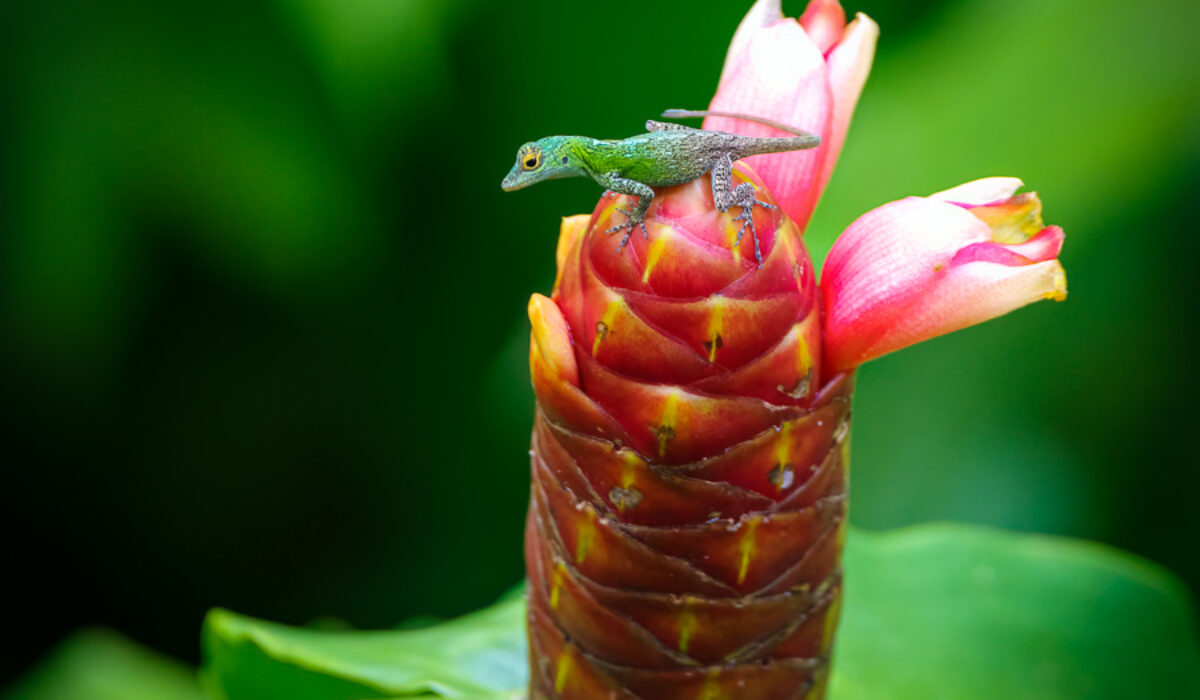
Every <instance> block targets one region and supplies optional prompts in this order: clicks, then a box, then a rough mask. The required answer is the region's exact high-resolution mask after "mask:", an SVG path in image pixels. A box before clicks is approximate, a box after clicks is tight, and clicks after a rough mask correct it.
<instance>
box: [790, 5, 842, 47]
mask: <svg viewBox="0 0 1200 700" xmlns="http://www.w3.org/2000/svg"><path fill="white" fill-rule="evenodd" d="M800 26H802V27H804V31H805V32H806V33H807V34H808V36H809V38H810V39H812V40H813V43H814V44H816V45H817V48H818V49H820V50H821V53H827V52H828V51H829V49H832V48H833V47H834V46H836V45H837V43H838V42H839V41H841V40H842V33H843V32H844V31H845V30H846V11H845V10H843V9H842V5H841V3H839V2H838V0H811V1H810V2H809V3H808V7H807V8H806V9H805V10H804V14H802V15H800Z"/></svg>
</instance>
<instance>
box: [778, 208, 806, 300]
mask: <svg viewBox="0 0 1200 700" xmlns="http://www.w3.org/2000/svg"><path fill="white" fill-rule="evenodd" d="M795 226H796V225H795V224H794V223H792V220H791V219H787V220H785V221H784V224H783V226H780V227H779V228H777V229H775V240H776V241H783V248H784V250H785V251H787V258H788V264H789V265H791V266H792V277H793V278H794V279H795V280H796V290H797V291H800V292H803V291H804V265H801V264H800V258H799V256H798V255H797V254H796V243H797V241H798V238H797V236H796V234H795Z"/></svg>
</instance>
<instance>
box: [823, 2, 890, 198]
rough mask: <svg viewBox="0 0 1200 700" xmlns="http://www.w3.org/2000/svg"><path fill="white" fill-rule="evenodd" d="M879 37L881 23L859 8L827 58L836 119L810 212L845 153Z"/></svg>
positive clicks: (830, 132) (826, 137) (834, 118)
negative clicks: (851, 125)
mask: <svg viewBox="0 0 1200 700" xmlns="http://www.w3.org/2000/svg"><path fill="white" fill-rule="evenodd" d="M878 39H879V25H877V24H875V22H873V21H872V20H871V18H870V17H867V16H866V15H864V14H862V13H861V12H860V13H859V14H858V16H857V17H855V18H854V21H853V22H851V23H850V25H849V26H847V27H846V31H845V33H844V35H843V38H842V41H841V43H840V44H838V45H837V47H836V48H834V50H833V51H832V52H830V54H829V58H828V59H827V61H828V70H829V85H830V90H831V91H832V94H833V110H832V115H831V118H832V120H833V122H832V124H830V126H829V130H828V132H827V133H826V135H825V137H824V138H825V142H824V143H823V144H822V148H823V149H825V155H824V158H823V161H822V163H821V174H820V178H819V179H818V180H817V185H816V187H814V188H813V190H812V197H811V202H809V206H808V213H809V214H810V215H811V213H812V211H813V210H814V209H816V208H817V201H818V200H819V199H820V197H821V192H822V191H824V189H825V185H826V184H828V183H829V177H830V176H831V175H832V174H833V168H834V166H835V165H837V159H838V156H839V155H841V153H842V144H843V143H844V142H845V140H846V132H847V131H849V130H850V118H851V117H853V116H854V107H855V106H856V105H857V104H858V96H859V94H860V93H861V92H862V89H863V85H865V84H866V82H867V75H868V74H870V72H871V62H872V61H874V59H875V42H876V41H878Z"/></svg>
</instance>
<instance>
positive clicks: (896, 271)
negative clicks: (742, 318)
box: [821, 177, 1067, 370]
mask: <svg viewBox="0 0 1200 700" xmlns="http://www.w3.org/2000/svg"><path fill="white" fill-rule="evenodd" d="M1020 186H1021V181H1020V180H1018V179H1016V178H1000V177H996V178H987V179H984V180H977V181H975V182H971V183H967V184H965V185H961V186H959V187H956V188H954V189H951V190H946V191H945V192H939V193H937V194H935V195H932V196H930V197H908V198H907V199H902V200H900V201H897V202H892V203H890V204H885V205H883V206H882V207H879V208H877V209H874V210H872V211H870V212H867V213H866V214H864V215H863V216H861V217H860V218H859V219H858V220H857V221H855V222H854V223H852V224H851V225H850V227H849V228H847V229H846V231H845V232H844V233H842V235H841V236H840V237H838V239H837V242H836V243H834V246H833V249H832V250H830V252H829V257H828V258H827V260H826V263H825V270H824V274H823V277H822V280H821V291H822V295H823V296H824V299H825V309H826V312H825V329H824V330H825V334H824V335H825V348H826V358H827V361H828V362H829V364H830V366H831V367H832V368H834V369H840V370H848V369H852V368H854V367H856V366H858V365H860V364H862V363H863V362H866V361H868V360H871V359H874V358H876V357H879V356H880V355H884V354H887V353H889V352H893V351H895V350H899V349H900V348H903V347H906V346H909V345H912V344H913V343H918V342H920V341H922V340H927V339H929V338H932V337H935V336H939V335H942V334H945V333H949V332H951V331H955V330H958V329H960V328H965V327H967V326H970V325H974V324H976V323H979V322H981V321H986V320H988V319H990V318H994V317H996V316H1000V315H1001V314H1005V313H1008V312H1009V311H1012V310H1013V309H1016V308H1019V307H1021V306H1024V305H1026V304H1029V303H1031V302H1034V301H1037V300H1039V299H1056V300H1059V301H1061V300H1062V299H1064V298H1066V293H1067V279H1066V273H1065V272H1064V270H1063V267H1062V265H1061V264H1060V263H1059V262H1058V260H1057V259H1056V257H1057V256H1058V252H1059V250H1060V249H1061V248H1062V244H1063V231H1062V229H1061V228H1058V227H1057V226H1045V225H1044V224H1043V223H1042V216H1041V211H1042V203H1041V201H1040V200H1039V199H1038V197H1037V195H1036V194H1034V193H1028V194H1021V195H1016V194H1014V193H1015V192H1016V190H1017V188H1018V187H1020Z"/></svg>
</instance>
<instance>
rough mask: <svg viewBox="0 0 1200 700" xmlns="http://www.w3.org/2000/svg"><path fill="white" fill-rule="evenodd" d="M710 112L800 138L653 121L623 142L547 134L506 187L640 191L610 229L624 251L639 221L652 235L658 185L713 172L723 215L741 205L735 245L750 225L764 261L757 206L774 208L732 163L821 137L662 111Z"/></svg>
mask: <svg viewBox="0 0 1200 700" xmlns="http://www.w3.org/2000/svg"><path fill="white" fill-rule="evenodd" d="M709 115H713V116H718V117H731V118H734V119H744V120H747V121H752V122H758V123H759V124H765V125H767V126H770V127H772V128H775V129H779V130H780V131H786V132H788V133H790V134H795V136H792V137H779V138H772V137H755V136H739V135H738V134H729V133H725V132H723V131H705V130H703V129H694V128H692V127H690V126H684V125H683V124H674V123H670V122H659V121H654V120H650V121H647V122H646V132H647V133H645V134H639V135H637V136H632V137H630V138H627V139H622V140H619V141H605V140H600V139H593V138H587V137H585V136H547V137H546V138H543V139H538V140H537V141H532V142H530V143H527V144H525V145H524V146H521V148H520V150H518V151H517V162H516V164H515V165H513V168H512V170H511V171H509V173H508V176H507V177H505V178H504V182H502V183H501V184H500V186H501V187H503V188H504V190H505V191H507V192H511V191H513V190H519V189H521V188H522V187H528V186H529V185H532V184H534V183H537V182H541V181H542V180H552V179H556V178H562V177H590V178H592V179H593V180H595V181H596V182H598V183H599V184H601V185H603V186H604V187H606V188H608V189H609V190H611V191H613V192H620V193H622V194H629V195H635V196H637V198H638V203H637V207H636V208H634V210H633V211H626V210H625V209H618V211H620V212H621V213H622V214H625V215H626V216H627V217H628V221H626V222H625V223H623V224H618V225H616V226H613V227H612V228H610V229H608V230H607V231H605V233H615V232H617V231H624V232H625V235H624V236H623V237H622V238H621V242H620V243H619V244H617V250H620V249H621V248H623V247H624V246H625V244H626V243H628V242H629V237H630V235H632V233H633V230H634V229H635V228H636V227H638V226H641V227H642V236H644V237H645V238H646V239H647V240H649V238H650V235H649V234H648V233H647V232H646V223H645V219H646V211H647V210H648V209H649V208H650V203H651V202H652V201H654V189H653V188H654V187H669V186H671V185H679V184H682V183H685V182H690V181H692V180H695V179H696V178H698V177H700V176H702V175H704V173H707V172H709V171H712V194H713V202H714V203H715V204H716V205H717V209H720V210H721V211H723V212H724V211H728V210H729V208H730V207H741V209H742V213H741V214H738V215H737V216H735V217H733V218H734V219H735V220H740V221H742V227H741V228H740V229H738V234H737V240H736V241H735V242H734V246H735V247H736V246H737V245H738V244H739V243H741V242H742V234H744V233H745V231H746V229H747V228H749V229H750V235H751V236H753V238H754V259H755V260H756V261H757V262H758V264H759V265H760V266H761V265H762V252H761V251H760V250H759V247H758V232H756V231H755V230H754V218H753V215H754V205H755V204H757V205H759V206H761V207H766V208H768V209H774V208H775V206H774V205H772V204H768V203H766V202H763V201H760V200H759V199H758V198H756V197H755V196H754V186H753V185H751V184H750V183H748V182H743V183H742V184H740V185H738V186H737V187H734V186H733V162H734V161H735V160H739V159H741V158H745V157H747V156H753V155H758V154H760V153H780V152H783V151H798V150H801V149H804V148H813V147H814V146H817V145H818V144H820V142H821V140H820V139H819V138H817V137H816V136H814V135H812V134H810V133H807V132H805V131H801V130H799V129H795V128H793V127H790V126H786V125H784V124H779V123H778V122H773V121H771V120H769V119H762V118H760V117H752V116H747V115H743V114H731V113H727V112H711V111H689V110H682V109H669V110H667V111H666V112H663V116H664V117H668V118H687V117H704V116H709Z"/></svg>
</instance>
